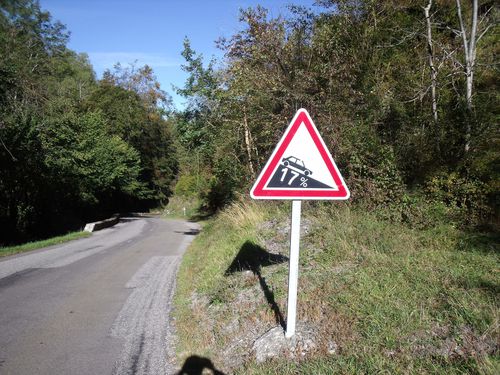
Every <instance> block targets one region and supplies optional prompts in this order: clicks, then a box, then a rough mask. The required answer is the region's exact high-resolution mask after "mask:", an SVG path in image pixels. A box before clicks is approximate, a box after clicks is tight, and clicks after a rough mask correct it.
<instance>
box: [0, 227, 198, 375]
mask: <svg viewBox="0 0 500 375" xmlns="http://www.w3.org/2000/svg"><path fill="white" fill-rule="evenodd" d="M195 233H196V224H192V223H186V222H183V221H174V220H168V221H167V220H163V219H160V218H128V219H124V220H122V221H121V222H120V223H119V224H117V225H116V226H114V227H112V228H108V229H104V230H102V231H99V232H95V233H94V234H93V235H92V237H89V238H85V239H80V240H76V241H72V242H69V243H67V244H63V245H59V246H54V247H50V248H47V249H41V250H37V251H34V252H31V253H29V254H23V255H19V256H13V257H8V258H3V259H2V260H0V374H15V375H23V374H27V375H28V374H29V375H34V374H40V375H42V374H50V375H56V374H79V375H80V374H89V375H90V374H92V375H96V374H99V375H100V374H102V375H104V374H120V375H121V374H170V373H173V372H175V367H174V366H173V364H172V363H170V362H169V359H171V358H173V347H172V336H171V335H172V333H171V329H170V323H169V313H170V306H171V298H172V294H173V292H174V288H175V274H176V272H177V268H178V265H179V262H180V259H181V256H182V254H183V252H184V250H185V249H186V248H187V246H188V244H189V242H190V241H191V240H192V239H193V238H194V236H193V234H195Z"/></svg>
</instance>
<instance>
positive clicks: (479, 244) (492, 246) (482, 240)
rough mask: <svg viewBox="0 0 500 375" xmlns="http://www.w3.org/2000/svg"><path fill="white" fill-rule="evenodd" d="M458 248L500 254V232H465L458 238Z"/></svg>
mask: <svg viewBox="0 0 500 375" xmlns="http://www.w3.org/2000/svg"><path fill="white" fill-rule="evenodd" d="M457 249H458V250H461V251H474V252H480V253H483V254H492V253H493V254H498V253H500V234H499V233H494V232H491V233H478V232H465V233H464V234H463V235H461V236H460V238H459V240H458V244H457Z"/></svg>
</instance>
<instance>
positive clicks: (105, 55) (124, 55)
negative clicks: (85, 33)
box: [88, 52, 181, 71]
mask: <svg viewBox="0 0 500 375" xmlns="http://www.w3.org/2000/svg"><path fill="white" fill-rule="evenodd" d="M88 55H89V57H90V61H91V62H92V65H93V66H94V68H95V69H96V70H98V71H102V70H105V69H110V68H112V67H113V66H114V65H115V64H116V63H118V62H119V63H121V64H122V65H125V66H126V65H128V64H130V63H134V62H135V61H137V64H138V65H139V66H141V65H146V64H147V65H149V66H150V67H152V68H172V67H179V66H180V65H181V64H180V62H179V61H177V60H175V59H172V58H170V57H168V56H166V55H164V54H160V53H144V52H89V53H88Z"/></svg>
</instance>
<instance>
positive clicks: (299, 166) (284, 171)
mask: <svg viewBox="0 0 500 375" xmlns="http://www.w3.org/2000/svg"><path fill="white" fill-rule="evenodd" d="M349 194H350V193H349V189H348V188H347V186H346V185H345V183H344V179H343V178H342V176H341V174H340V172H339V170H338V168H337V166H336V164H335V162H334V161H333V158H332V155H331V154H330V152H329V151H328V149H327V148H326V145H325V142H323V139H322V138H321V136H320V135H319V132H318V129H317V128H316V126H315V125H314V123H313V121H312V119H311V117H310V116H309V113H307V111H306V110H305V109H299V110H298V111H297V113H296V114H295V117H294V118H293V120H292V122H291V123H290V125H289V126H288V128H287V129H286V131H285V134H283V137H281V140H280V141H279V142H278V144H277V146H276V148H275V149H274V151H273V154H272V155H271V157H270V158H269V160H268V162H267V163H266V166H265V167H264V169H263V170H262V172H261V173H260V175H259V177H258V178H257V181H256V182H255V184H254V186H253V187H252V190H251V192H250V195H251V197H252V198H254V199H292V200H306V199H338V200H341V199H348V198H349Z"/></svg>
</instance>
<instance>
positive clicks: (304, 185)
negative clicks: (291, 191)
mask: <svg viewBox="0 0 500 375" xmlns="http://www.w3.org/2000/svg"><path fill="white" fill-rule="evenodd" d="M307 181H308V179H307V178H305V177H301V178H300V186H302V187H307Z"/></svg>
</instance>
